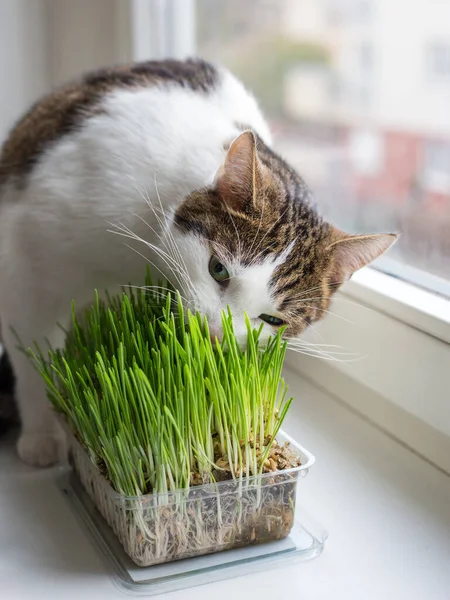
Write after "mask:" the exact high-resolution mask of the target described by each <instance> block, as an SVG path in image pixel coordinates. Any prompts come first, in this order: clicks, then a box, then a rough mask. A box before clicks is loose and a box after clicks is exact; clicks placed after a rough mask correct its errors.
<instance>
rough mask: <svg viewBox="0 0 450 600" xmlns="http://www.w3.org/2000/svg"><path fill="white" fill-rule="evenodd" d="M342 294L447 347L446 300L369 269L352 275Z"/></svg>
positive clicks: (449, 311) (449, 303)
mask: <svg viewBox="0 0 450 600" xmlns="http://www.w3.org/2000/svg"><path fill="white" fill-rule="evenodd" d="M343 294H344V295H345V296H348V297H350V298H354V299H355V300H358V301H360V302H362V303H364V304H366V305H367V306H370V307H372V308H375V309H377V310H379V311H380V312H383V313H385V314H388V315H389V316H391V317H394V318H396V319H398V320H399V321H402V322H403V323H406V324H408V325H410V326H411V327H414V328H415V329H420V330H421V331H423V332H424V333H427V334H429V335H432V336H434V337H436V338H438V339H440V340H442V341H445V342H447V343H450V299H447V298H444V297H442V296H438V295H436V294H433V293H432V292H429V291H427V290H424V289H422V288H420V287H417V286H415V285H412V284H410V283H407V282H405V281H402V280H401V279H397V278H396V277H392V276H391V275H386V274H385V273H381V272H380V271H376V270H375V269H370V268H369V269H362V270H361V271H358V272H357V273H355V275H354V276H353V278H352V279H351V280H350V281H349V282H348V283H347V284H346V285H345V288H344V290H343Z"/></svg>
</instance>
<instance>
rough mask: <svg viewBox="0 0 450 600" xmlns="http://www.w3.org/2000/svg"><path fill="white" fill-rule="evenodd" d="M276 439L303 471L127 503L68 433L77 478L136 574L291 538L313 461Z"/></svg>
mask: <svg viewBox="0 0 450 600" xmlns="http://www.w3.org/2000/svg"><path fill="white" fill-rule="evenodd" d="M277 439H278V441H279V442H280V443H282V442H285V441H288V442H289V443H290V444H291V448H292V449H293V450H294V452H295V454H297V453H298V455H299V456H300V460H301V465H300V466H298V467H295V468H291V469H286V470H285V471H277V472H275V473H264V474H262V475H258V476H253V477H248V478H244V479H241V480H232V481H222V482H218V483H214V484H207V485H201V486H195V487H192V488H191V489H189V490H179V491H176V492H170V493H166V494H147V495H144V496H132V497H129V496H122V495H121V494H119V493H117V492H116V491H114V490H113V488H112V487H111V485H110V484H109V483H108V482H107V481H106V479H105V478H104V477H103V476H102V474H101V473H100V471H99V470H98V469H97V468H96V466H95V465H94V464H93V463H92V462H91V460H90V459H89V456H88V454H87V452H86V451H85V450H84V448H83V447H82V446H81V444H80V443H79V442H78V441H77V440H76V439H75V437H74V436H73V435H72V434H71V433H69V444H70V449H71V462H72V466H73V468H74V471H75V472H76V474H77V475H78V477H79V479H80V481H81V483H82V484H83V486H84V488H85V490H86V491H87V493H88V494H89V496H90V497H91V499H92V500H93V502H94V504H95V506H96V507H97V508H98V510H99V511H100V513H101V514H102V515H103V517H104V518H105V519H106V521H107V522H108V524H109V525H110V527H111V528H112V529H113V531H114V533H115V534H116V536H117V537H118V538H119V540H120V542H121V544H122V546H123V548H124V550H125V552H126V553H127V554H128V556H129V557H130V558H131V559H132V561H133V562H134V563H135V564H136V565H138V566H141V567H148V566H151V565H157V564H161V563H166V562H170V561H174V560H179V559H184V558H188V557H192V556H200V555H204V554H212V553H215V552H220V551H222V550H229V549H232V548H240V547H244V546H249V545H253V544H260V543H263V542H269V541H274V540H281V539H283V538H285V537H286V536H288V535H289V533H290V531H291V529H292V527H293V525H294V512H295V502H296V490H297V483H298V480H299V479H300V478H302V477H304V476H305V475H306V474H307V473H308V470H309V468H310V467H311V465H312V464H313V463H314V457H313V456H312V454H310V453H309V452H308V451H307V450H305V449H304V448H302V447H301V446H299V445H298V444H296V443H295V442H294V441H293V440H292V439H291V438H289V436H287V435H286V434H284V433H282V432H279V434H278V436H277Z"/></svg>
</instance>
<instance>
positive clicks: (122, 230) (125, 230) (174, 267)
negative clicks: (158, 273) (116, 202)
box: [111, 223, 185, 280]
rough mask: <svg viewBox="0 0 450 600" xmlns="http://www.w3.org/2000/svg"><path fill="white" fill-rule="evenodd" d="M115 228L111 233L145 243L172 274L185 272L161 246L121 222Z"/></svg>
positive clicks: (181, 274)
mask: <svg viewBox="0 0 450 600" xmlns="http://www.w3.org/2000/svg"><path fill="white" fill-rule="evenodd" d="M116 228H117V231H111V233H115V234H116V235H120V236H122V237H125V238H129V239H132V240H135V241H138V242H140V243H142V244H145V245H146V246H147V247H148V248H150V249H152V250H153V251H154V252H155V253H157V254H158V255H159V256H160V257H161V258H162V260H163V261H164V262H165V264H166V265H167V266H168V267H169V269H170V270H171V271H172V273H173V274H174V275H175V271H176V273H178V274H179V275H180V276H181V277H184V276H185V274H184V273H183V271H182V270H181V269H180V268H179V265H178V264H177V262H176V261H175V260H174V259H173V257H172V256H170V255H169V254H168V253H167V252H165V251H164V250H163V249H162V248H159V247H158V246H155V245H154V244H152V243H151V242H148V241H147V240H144V239H143V238H141V237H140V236H139V235H137V234H136V233H134V232H133V231H132V230H131V229H130V228H129V227H127V226H126V225H124V224H123V223H119V224H118V225H116ZM169 263H172V264H169ZM177 280H178V277H177Z"/></svg>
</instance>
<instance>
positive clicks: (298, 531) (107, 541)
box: [58, 468, 327, 596]
mask: <svg viewBox="0 0 450 600" xmlns="http://www.w3.org/2000/svg"><path fill="white" fill-rule="evenodd" d="M58 484H59V487H60V488H61V489H62V490H63V492H64V494H65V497H66V498H67V499H68V501H69V503H70V506H71V508H72V509H73V510H74V511H75V513H76V515H77V517H78V518H79V520H80V521H81V524H82V526H83V528H84V529H85V531H86V533H87V534H88V535H89V536H90V537H91V538H92V539H93V541H94V543H95V545H96V546H97V547H98V549H99V550H100V552H101V553H102V554H103V556H104V557H105V561H106V566H107V567H108V570H109V572H110V575H111V577H112V579H113V581H114V582H115V584H116V585H117V586H118V587H119V589H121V590H122V591H124V592H127V593H129V594H133V595H142V596H151V595H154V594H161V593H165V592H171V591H176V590H180V589H185V588H188V587H193V586H196V585H203V584H206V583H212V582H214V581H220V580H223V579H229V578H230V577H238V576H241V575H247V574H249V573H252V572H258V571H262V570H267V569H269V568H276V567H277V566H280V565H283V566H284V565H286V564H289V563H290V562H294V561H305V560H309V559H312V558H314V557H316V556H318V555H319V554H320V553H321V552H322V550H323V547H324V543H325V540H326V538H327V533H326V531H325V530H324V529H323V528H322V527H321V526H320V525H318V524H317V523H316V522H315V521H314V520H313V519H312V518H311V517H310V516H309V515H307V514H306V513H305V511H304V510H303V509H302V508H301V507H300V506H297V511H296V516H297V518H300V521H295V523H294V526H293V528H292V529H291V532H290V533H289V535H288V536H287V537H286V538H284V539H282V540H279V541H275V542H268V543H266V544H260V545H256V546H247V547H243V548H238V549H234V550H226V551H224V552H219V553H215V554H209V555H204V556H198V557H195V558H187V559H184V560H178V561H175V562H170V563H166V564H161V565H155V566H152V567H137V566H136V565H135V564H134V563H133V562H132V560H131V559H130V557H129V556H128V555H127V554H126V553H125V551H124V549H123V547H122V546H121V544H120V542H119V540H118V539H117V537H116V536H115V535H114V533H113V531H112V530H111V528H110V527H109V525H108V523H107V522H106V521H105V520H104V519H103V517H102V516H101V515H100V513H99V512H98V510H97V509H96V507H95V505H94V503H93V502H92V500H91V499H90V497H89V496H88V494H87V493H86V491H85V490H84V488H83V486H82V485H81V483H80V481H79V479H78V478H77V477H76V475H75V474H74V473H73V471H72V470H71V469H67V468H66V469H63V472H62V474H61V476H60V478H59V481H58Z"/></svg>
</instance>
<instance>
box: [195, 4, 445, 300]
mask: <svg viewBox="0 0 450 600" xmlns="http://www.w3.org/2000/svg"><path fill="white" fill-rule="evenodd" d="M404 6H406V5H404ZM196 10H197V52H198V54H200V55H201V56H203V57H205V58H209V59H212V60H215V61H220V62H223V63H225V64H226V65H227V66H228V67H229V68H230V69H231V70H232V71H233V72H234V73H235V74H236V75H237V76H239V77H240V78H241V79H242V80H243V81H244V83H245V84H246V85H247V86H248V87H249V88H250V89H251V90H253V92H254V93H255V95H256V96H257V98H258V99H259V100H260V102H261V105H262V107H263V109H264V110H265V112H266V115H267V116H268V118H269V120H270V122H271V125H272V129H273V131H274V134H275V146H276V147H277V148H278V150H279V151H280V152H281V153H282V154H284V155H285V156H286V158H288V159H289V160H290V162H291V163H292V164H293V166H294V167H296V168H297V169H298V171H299V173H300V174H301V175H302V176H303V177H304V178H305V179H306V181H307V182H308V183H309V185H310V187H311V188H312V189H313V191H314V193H315V195H316V198H317V201H318V203H319V205H320V206H321V207H322V210H323V212H324V214H325V215H326V216H327V217H328V218H330V219H331V220H333V222H334V223H335V224H336V225H338V226H340V227H342V228H344V229H347V230H349V231H352V232H353V231H382V230H387V231H401V232H402V233H403V235H402V237H401V239H400V241H399V242H398V243H397V244H396V245H395V247H394V248H393V249H392V251H391V252H390V253H389V259H388V260H383V259H382V260H380V261H379V262H378V263H377V265H375V266H377V268H379V269H385V270H389V271H390V272H394V273H395V275H396V276H399V274H400V276H401V277H403V278H405V279H410V274H411V273H412V272H414V274H415V276H414V283H415V284H417V283H419V284H420V285H422V286H424V287H427V286H429V287H431V288H432V289H433V290H434V291H439V292H440V293H442V290H443V289H450V248H449V240H450V186H449V178H450V156H449V150H448V149H449V145H450V110H449V107H450V89H448V88H446V89H444V88H443V87H442V86H435V85H430V79H429V78H424V77H423V63H421V60H420V57H423V56H426V57H427V58H426V68H427V71H428V72H429V74H430V77H431V79H433V81H436V80H439V81H449V82H450V2H429V0H415V1H414V3H407V8H406V10H407V11H408V20H407V21H408V23H407V27H405V20H404V15H405V13H404V10H405V9H402V10H401V7H400V6H399V3H398V2H382V1H381V0H371V1H369V0H360V1H357V0H334V1H333V2H330V1H329V0H254V1H252V2H251V3H250V2H248V3H246V2H242V0H227V2H222V1H221V0H197V2H196ZM430 39H431V40H438V41H437V42H436V41H435V42H433V43H431V44H430ZM421 274H422V275H423V276H421ZM436 278H438V279H439V280H443V281H444V282H445V284H446V286H440V285H438V286H435V285H434V282H435V281H436V280H437V279H436Z"/></svg>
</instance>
